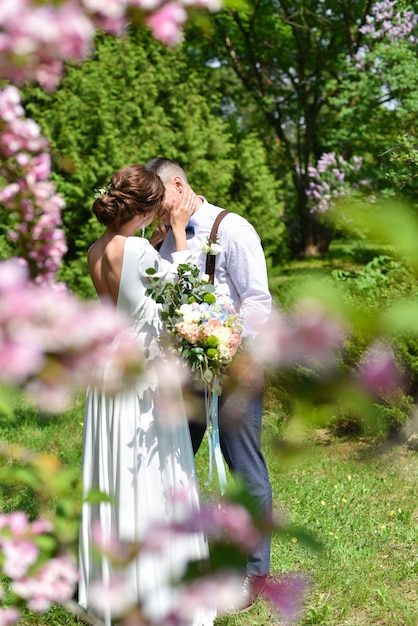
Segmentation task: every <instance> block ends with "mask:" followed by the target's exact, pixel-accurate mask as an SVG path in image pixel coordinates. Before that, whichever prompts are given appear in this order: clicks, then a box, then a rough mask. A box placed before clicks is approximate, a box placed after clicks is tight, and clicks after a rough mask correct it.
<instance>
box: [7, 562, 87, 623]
mask: <svg viewBox="0 0 418 626" xmlns="http://www.w3.org/2000/svg"><path fill="white" fill-rule="evenodd" d="M78 578H79V576H78V570H77V567H76V563H75V560H74V558H73V557H72V556H71V555H69V554H64V555H61V556H57V557H55V558H52V559H49V560H48V561H46V562H45V563H44V564H43V565H42V566H41V567H40V568H38V569H37V570H36V571H35V572H34V573H33V574H32V575H31V576H28V577H24V578H20V579H19V580H14V581H13V582H12V584H11V589H12V591H13V592H14V593H16V594H17V595H18V596H19V597H20V598H22V599H24V600H26V602H27V606H28V608H29V609H30V610H32V611H36V612H41V613H42V612H45V611H47V610H48V609H49V607H50V605H51V603H53V602H56V603H59V604H62V603H64V602H66V601H68V600H70V599H71V598H72V596H73V594H74V589H75V586H76V584H77V581H78Z"/></svg>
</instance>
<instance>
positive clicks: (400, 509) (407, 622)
mask: <svg viewBox="0 0 418 626" xmlns="http://www.w3.org/2000/svg"><path fill="white" fill-rule="evenodd" d="M338 246H339V247H338ZM338 246H337V245H335V246H334V248H333V249H332V250H331V252H330V254H329V255H328V257H327V259H326V260H325V261H324V260H323V259H314V260H301V261H298V262H293V263H291V264H289V266H288V267H287V266H286V267H283V268H281V271H280V273H278V274H277V275H276V276H272V277H271V282H272V289H273V291H274V293H276V294H277V296H278V299H279V300H280V299H282V301H283V302H285V301H286V300H287V298H288V297H290V295H291V292H292V289H293V286H294V285H296V284H297V283H298V282H299V280H300V278H301V277H303V278H306V277H309V276H312V277H317V276H329V274H330V272H331V271H332V270H334V269H339V268H341V267H342V268H348V267H349V268H350V269H356V268H358V267H361V266H362V264H364V263H367V262H368V261H369V260H370V258H372V256H373V254H374V253H375V252H376V251H373V250H369V249H367V247H365V246H358V247H357V248H356V247H355V246H354V247H353V246H351V245H348V244H347V245H345V244H344V245H343V244H338ZM266 392H267V393H266V402H265V410H264V429H263V448H264V452H265V456H266V459H267V464H268V467H269V471H270V477H271V481H272V486H273V497H274V509H275V511H276V512H277V515H279V514H280V516H284V517H285V519H286V520H287V522H288V523H289V525H294V526H295V527H302V528H304V529H305V530H306V531H309V532H310V533H312V534H313V535H314V536H315V537H316V539H317V540H318V542H320V544H321V546H322V548H321V549H320V550H318V551H313V550H312V549H311V548H308V547H306V546H305V545H303V544H302V542H301V541H298V540H297V538H296V537H295V536H293V535H292V533H291V532H290V533H289V534H288V536H285V537H284V538H283V537H282V536H280V537H279V536H274V537H273V546H272V562H271V573H272V575H274V576H278V577H280V576H281V575H282V574H283V573H285V572H300V573H303V574H304V575H306V576H307V578H308V579H309V590H308V593H307V595H306V597H305V602H304V610H303V613H302V615H301V618H300V620H299V622H298V626H308V625H313V624H321V625H322V626H370V625H372V624H375V625H378V626H417V625H418V595H417V594H418V507H417V496H416V491H417V490H416V485H417V482H418V453H417V452H416V451H413V450H411V449H409V448H408V447H407V446H406V445H405V444H404V443H400V442H399V440H396V439H394V440H393V441H391V440H382V439H374V438H371V437H369V438H368V437H365V436H361V435H357V436H351V437H348V436H345V437H339V436H337V434H336V431H335V430H331V429H327V428H316V429H314V428H311V429H307V430H305V431H304V433H303V435H302V434H301V435H300V438H299V441H297V446H294V445H293V446H289V445H285V444H286V443H287V442H286V440H285V439H284V437H283V432H284V431H283V423H284V421H285V419H286V415H285V409H284V408H283V407H284V405H283V395H282V396H281V397H280V391H279V390H278V389H277V388H276V387H275V386H274V384H273V383H271V382H268V385H267V389H266ZM82 421H83V396H80V397H79V398H78V400H77V402H76V404H75V406H74V408H73V409H72V410H70V411H68V412H67V413H64V414H62V415H60V416H57V417H55V418H45V417H42V416H39V415H37V413H36V412H35V411H33V410H30V409H28V408H27V407H25V406H19V407H18V409H17V411H16V414H15V416H14V417H13V418H11V417H8V416H6V415H5V414H2V413H0V440H3V441H8V442H13V443H18V444H19V445H21V446H25V447H28V448H30V449H33V450H36V451H40V452H48V453H50V454H53V455H56V456H57V457H58V458H59V459H61V460H62V461H63V463H64V464H66V465H68V466H69V467H70V468H72V469H73V470H75V471H76V472H78V471H79V468H80V459H81V438H82ZM293 443H294V442H293ZM196 463H197V468H198V475H199V482H200V485H201V491H202V498H204V499H206V498H211V497H213V496H214V495H216V491H217V490H216V482H215V480H214V481H213V482H212V484H211V485H210V486H206V485H205V482H206V478H207V472H208V450H207V446H206V443H204V444H203V446H202V447H201V449H200V450H199V453H198V454H197V457H196ZM229 480H231V478H230V477H229ZM3 496H4V497H3V508H7V509H9V510H10V509H13V508H19V507H22V508H26V509H27V510H28V511H29V512H34V509H35V503H34V502H33V499H32V500H31V497H30V494H28V492H27V490H25V489H24V488H19V489H10V488H7V489H5V490H4V493H3ZM278 623H280V622H279V621H278V617H277V615H276V614H275V613H274V612H272V610H271V608H270V607H269V606H268V605H267V604H266V603H265V602H264V601H263V600H259V601H258V602H257V603H256V605H255V606H254V607H253V608H252V609H251V611H249V612H248V613H245V614H243V615H234V616H231V617H225V618H220V619H218V620H217V622H216V626H264V625H267V624H278ZM21 624H22V625H23V626H43V625H51V626H75V625H78V624H80V622H79V621H78V620H77V619H76V618H74V617H73V616H72V615H71V614H70V613H68V612H67V611H66V610H64V609H63V608H61V607H54V608H53V609H52V610H51V611H50V612H49V613H48V614H47V615H35V614H33V613H26V614H25V615H24V616H23V618H22V620H21Z"/></svg>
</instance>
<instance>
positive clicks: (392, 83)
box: [188, 0, 418, 252]
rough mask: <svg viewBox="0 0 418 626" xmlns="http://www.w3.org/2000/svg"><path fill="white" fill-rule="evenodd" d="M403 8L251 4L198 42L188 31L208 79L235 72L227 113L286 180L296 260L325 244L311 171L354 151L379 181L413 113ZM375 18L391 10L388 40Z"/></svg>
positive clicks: (304, 1) (307, 0)
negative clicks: (386, 153) (373, 30)
mask: <svg viewBox="0 0 418 626" xmlns="http://www.w3.org/2000/svg"><path fill="white" fill-rule="evenodd" d="M394 4H396V6H393V5H394ZM386 5H388V6H386ZM379 7H380V9H379ZM408 8H410V5H409V4H408V3H405V2H396V3H389V2H386V0H385V1H384V2H380V3H375V2H372V1H371V0H361V1H359V0H344V1H343V2H341V1H340V0H333V1H329V2H324V1H323V0H301V1H298V2H294V1H293V0H282V1H274V2H273V1H272V0H257V1H255V0H249V1H248V2H247V3H246V9H245V10H244V11H236V10H225V11H223V12H222V13H221V14H215V15H214V16H213V18H212V29H211V31H210V34H211V37H210V38H208V39H206V40H204V41H203V42H202V40H201V38H198V37H197V33H196V29H195V28H194V27H193V25H190V28H189V35H188V42H189V47H190V50H191V51H193V50H195V49H196V48H197V49H199V62H201V61H202V60H206V62H207V63H210V64H211V65H212V67H214V68H215V69H214V72H216V71H217V69H218V68H220V69H221V70H222V71H223V72H224V74H225V77H230V76H231V72H233V73H234V75H235V77H236V79H237V80H238V81H239V84H240V85H241V87H242V89H241V90H239V89H238V88H237V83H236V81H235V82H234V81H231V84H232V88H229V89H228V87H227V85H225V88H226V89H227V92H226V95H227V97H228V99H229V103H230V110H232V111H233V112H234V114H236V112H238V114H239V115H240V116H241V119H242V123H243V124H246V125H248V126H249V127H251V128H254V129H256V130H257V132H258V133H259V135H260V136H261V137H262V138H263V140H264V142H265V144H266V146H267V149H268V150H269V153H270V156H271V159H272V169H273V171H275V173H276V175H277V176H278V177H280V178H284V179H288V178H289V176H290V177H291V190H292V193H291V195H290V197H288V200H287V219H288V223H289V226H290V227H292V226H295V224H296V228H294V229H293V244H294V249H295V251H305V252H308V251H315V250H317V249H318V246H319V247H320V246H321V236H322V235H323V229H322V226H321V225H320V224H316V223H315V218H314V216H313V215H312V214H311V212H310V210H309V206H308V203H307V197H306V190H307V188H308V184H309V180H308V168H309V167H310V166H312V165H315V164H316V162H317V160H318V159H319V158H320V156H321V155H322V154H323V153H325V152H333V151H335V152H337V153H338V154H341V155H342V156H344V157H345V158H349V157H350V156H352V155H353V154H354V153H355V151H358V154H359V155H360V156H367V159H366V162H367V161H368V162H369V163H370V166H371V168H370V169H371V171H372V174H374V175H376V174H377V170H376V169H375V168H376V165H377V164H378V163H379V157H378V155H379V150H380V149H381V150H384V148H385V147H386V148H387V147H388V145H390V144H391V141H392V139H393V138H394V137H396V135H397V134H398V133H399V132H400V129H401V127H402V125H403V124H406V123H407V122H408V120H410V119H411V116H413V115H414V113H416V108H417V103H418V98H417V86H418V85H417V80H418V79H417V74H416V71H415V69H414V68H415V67H416V61H417V49H416V45H414V41H416V40H414V39H413V38H412V36H411V35H410V33H407V35H405V34H404V33H405V32H406V31H405V29H404V31H402V29H400V30H399V31H398V34H397V35H395V28H396V25H397V19H398V18H397V17H396V16H397V12H398V11H401V13H402V11H404V10H405V9H408ZM377 9H379V10H380V12H381V13H384V12H385V11H386V16H384V17H383V18H382V20H383V21H384V20H385V19H386V20H388V19H389V18H388V17H387V15H389V13H387V11H389V12H390V11H391V14H390V19H389V22H391V20H392V22H391V23H393V25H394V28H393V33H392V35H390V33H386V34H384V35H382V36H380V35H379V37H378V38H374V37H373V34H370V33H368V32H367V29H366V28H365V27H367V26H368V25H369V24H370V20H372V21H373V20H374V23H376V24H377V25H378V24H379V20H380V14H379V12H378V10H377ZM383 9H384V10H383ZM408 15H409V14H407V17H406V18H405V20H406V22H408V19H409V20H410V22H411V24H412V26H414V27H415V33H416V22H414V19H415V18H414V16H415V14H414V13H413V11H411V15H412V17H408ZM405 20H404V21H405ZM402 24H403V22H402ZM396 37H397V39H396ZM393 43H395V44H396V45H393ZM361 60H363V64H362V65H360V61H361ZM215 61H216V62H215ZM243 94H245V95H243Z"/></svg>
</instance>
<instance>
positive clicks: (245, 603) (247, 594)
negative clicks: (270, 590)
mask: <svg viewBox="0 0 418 626" xmlns="http://www.w3.org/2000/svg"><path fill="white" fill-rule="evenodd" d="M266 580H267V576H255V575H253V574H245V576H244V577H243V579H242V584H241V598H240V601H239V602H237V606H236V607H234V606H232V607H231V608H230V609H229V610H228V611H227V612H226V614H227V615H228V614H232V613H234V614H240V613H246V612H247V611H250V610H251V609H252V607H253V606H254V604H255V603H256V601H257V599H258V596H259V595H260V593H261V592H262V590H263V587H264V585H265V584H266Z"/></svg>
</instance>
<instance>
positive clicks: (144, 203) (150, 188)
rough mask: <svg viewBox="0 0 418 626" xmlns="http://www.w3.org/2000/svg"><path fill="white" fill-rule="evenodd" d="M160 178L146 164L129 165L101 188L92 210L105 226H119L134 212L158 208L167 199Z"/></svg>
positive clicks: (143, 212)
mask: <svg viewBox="0 0 418 626" xmlns="http://www.w3.org/2000/svg"><path fill="white" fill-rule="evenodd" d="M164 193H165V189H164V185H163V183H162V181H161V178H160V177H159V176H158V175H157V174H155V173H154V172H152V171H151V170H148V169H146V167H144V166H143V165H136V164H134V165H127V166H126V167H123V168H122V169H120V170H118V171H117V172H116V173H115V174H113V176H112V178H111V180H110V183H109V185H108V187H107V188H106V189H101V190H100V191H99V194H100V195H99V196H98V197H96V200H95V201H94V203H93V207H92V211H93V213H94V215H95V216H96V217H97V219H98V220H99V222H100V223H101V224H103V225H104V226H110V227H111V228H119V227H120V226H122V225H123V224H126V222H129V220H130V219H132V218H133V217H134V216H135V215H147V214H149V213H154V214H155V215H156V214H157V213H158V212H159V210H160V209H161V207H162V204H163V199H164Z"/></svg>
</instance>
